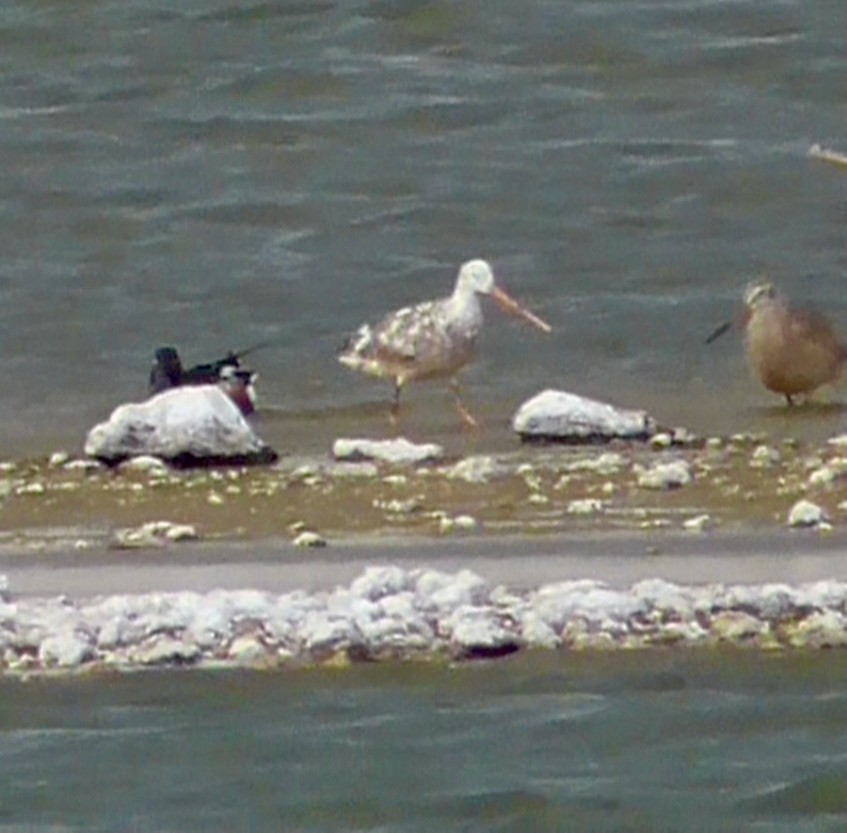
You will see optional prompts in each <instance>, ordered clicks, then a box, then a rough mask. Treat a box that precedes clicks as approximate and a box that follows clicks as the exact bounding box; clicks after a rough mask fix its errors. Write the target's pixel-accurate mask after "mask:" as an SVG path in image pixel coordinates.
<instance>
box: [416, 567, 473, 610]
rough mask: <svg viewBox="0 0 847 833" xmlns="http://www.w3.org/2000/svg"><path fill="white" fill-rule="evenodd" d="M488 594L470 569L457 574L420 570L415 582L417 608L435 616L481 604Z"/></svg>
mask: <svg viewBox="0 0 847 833" xmlns="http://www.w3.org/2000/svg"><path fill="white" fill-rule="evenodd" d="M488 593H489V587H488V584H487V582H486V581H485V579H483V578H482V577H480V576H478V575H477V574H476V573H473V572H471V571H470V570H460V571H459V572H458V573H442V572H441V571H440V570H424V571H422V572H421V573H420V574H418V576H417V581H416V583H415V598H416V603H417V606H418V608H419V609H420V610H423V611H426V612H431V613H435V614H436V615H447V614H449V613H450V612H451V611H453V610H455V609H456V608H457V607H459V606H461V605H482V604H484V603H485V602H486V601H487V599H488Z"/></svg>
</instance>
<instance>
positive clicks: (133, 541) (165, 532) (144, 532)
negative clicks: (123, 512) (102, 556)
mask: <svg viewBox="0 0 847 833" xmlns="http://www.w3.org/2000/svg"><path fill="white" fill-rule="evenodd" d="M197 538H198V535H197V529H196V528H195V527H193V526H192V525H191V524H175V523H171V522H170V521H149V522H148V523H146V524H142V525H141V526H139V527H134V528H131V529H119V530H118V531H117V532H116V533H115V537H114V539H113V540H112V546H113V547H117V548H118V549H145V548H150V547H161V546H163V544H164V543H165V542H166V541H172V542H179V541H194V540H196V539H197Z"/></svg>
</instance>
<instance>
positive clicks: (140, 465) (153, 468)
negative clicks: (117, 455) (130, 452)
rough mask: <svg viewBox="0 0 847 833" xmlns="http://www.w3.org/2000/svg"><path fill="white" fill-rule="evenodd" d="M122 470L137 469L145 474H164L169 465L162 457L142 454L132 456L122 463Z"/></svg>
mask: <svg viewBox="0 0 847 833" xmlns="http://www.w3.org/2000/svg"><path fill="white" fill-rule="evenodd" d="M120 470H121V471H137V472H141V473H143V474H164V473H165V472H167V470H168V466H167V464H166V463H165V461H164V460H162V459H161V458H160V457H153V456H152V455H150V454H140V455H138V457H130V458H129V459H128V460H124V461H123V462H122V463H121V464H120Z"/></svg>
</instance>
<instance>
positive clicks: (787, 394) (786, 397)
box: [785, 393, 794, 407]
mask: <svg viewBox="0 0 847 833" xmlns="http://www.w3.org/2000/svg"><path fill="white" fill-rule="evenodd" d="M785 401H786V402H787V403H788V406H789V407H791V406H792V405H793V404H794V400H793V399H792V398H791V394H790V393H786V394H785Z"/></svg>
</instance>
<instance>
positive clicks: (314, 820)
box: [0, 651, 847, 833]
mask: <svg viewBox="0 0 847 833" xmlns="http://www.w3.org/2000/svg"><path fill="white" fill-rule="evenodd" d="M845 672H847V656H845V655H842V654H833V653H815V654H806V655H797V654H795V655H788V656H786V655H780V656H776V655H762V654H753V653H740V654H738V653H711V652H679V651H677V652H649V653H632V654H622V653H615V654H609V655H601V656H594V657H573V656H566V655H562V654H553V653H550V654H547V653H544V654H540V655H536V656H530V657H520V658H517V659H515V660H509V661H500V662H497V663H493V664H484V665H474V666H470V667H467V666H465V667H461V668H443V667H428V666H420V665H417V666H364V667H358V668H354V669H352V670H344V671H301V672H283V673H268V674H259V673H257V674H253V673H213V672H185V673H166V674H165V673H163V674H158V673H149V674H134V675H128V676H115V677H95V678H80V679H65V680H61V679H54V680H33V681H29V682H20V681H15V680H5V681H3V682H2V683H0V772H2V777H0V830H3V831H7V830H27V831H47V830H49V831H64V830H86V831H117V830H121V831H126V830H132V831H162V830H167V831H194V830H198V831H199V830H203V831H224V830H226V831H249V830H263V831H268V830H286V831H290V830H298V831H307V830H308V831H326V830H338V831H341V830H369V831H389V830H390V831H475V830H479V831H492V830H497V831H510V830H514V831H530V830H531V831H544V830H556V831H562V830H574V831H577V830H579V831H587V830H602V831H650V830H656V831H658V830H663V831H666V830H675V831H726V830H740V829H744V830H754V831H793V832H794V833H796V831H835V830H843V829H845V826H847V686H845V684H844V680H845Z"/></svg>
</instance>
